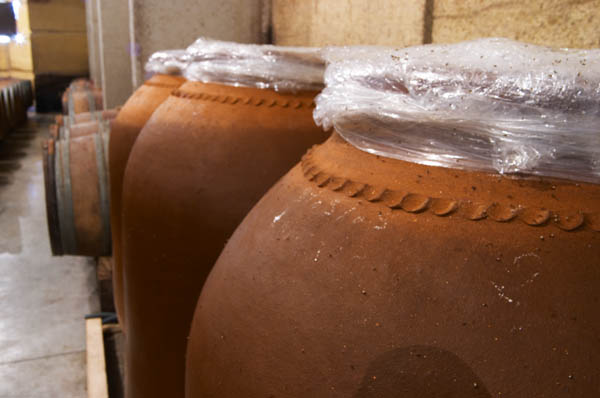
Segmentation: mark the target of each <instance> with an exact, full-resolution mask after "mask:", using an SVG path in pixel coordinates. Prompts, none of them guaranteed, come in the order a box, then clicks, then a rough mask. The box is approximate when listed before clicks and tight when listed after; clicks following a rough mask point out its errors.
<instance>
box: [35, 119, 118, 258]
mask: <svg viewBox="0 0 600 398" xmlns="http://www.w3.org/2000/svg"><path fill="white" fill-rule="evenodd" d="M109 131H110V129H109V123H108V122H103V123H100V124H99V125H98V129H97V130H96V132H95V133H92V134H88V135H82V136H78V137H71V136H70V135H67V134H65V136H64V137H63V138H61V139H57V140H54V139H50V140H48V141H47V142H46V143H45V144H44V151H43V157H44V180H45V188H46V209H47V213H48V214H47V221H48V232H49V236H50V242H51V247H52V253H53V254H54V255H63V254H70V255H84V256H106V255H110V253H111V239H110V238H111V235H110V214H109V196H108V194H109V189H108V168H107V164H108V140H109Z"/></svg>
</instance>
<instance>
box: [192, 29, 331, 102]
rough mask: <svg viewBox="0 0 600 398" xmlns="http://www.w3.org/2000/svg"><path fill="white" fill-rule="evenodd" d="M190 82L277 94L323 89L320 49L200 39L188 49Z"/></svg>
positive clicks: (322, 62) (322, 65)
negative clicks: (190, 59)
mask: <svg viewBox="0 0 600 398" xmlns="http://www.w3.org/2000/svg"><path fill="white" fill-rule="evenodd" d="M187 52H188V53H189V55H190V56H191V58H192V62H191V63H190V65H189V66H188V67H187V68H186V71H185V74H184V76H185V77H186V78H187V79H188V80H193V81H200V82H204V83H221V84H226V85H231V86H243V87H257V88H269V89H273V90H276V91H292V92H295V91H303V90H321V89H322V88H323V74H324V72H325V62H324V61H323V59H322V57H321V55H320V49H319V48H306V47H281V46H273V45H259V44H240V43H233V42H225V41H218V40H210V39H205V38H200V39H198V40H196V42H195V43H194V44H192V45H191V46H190V47H188V49H187Z"/></svg>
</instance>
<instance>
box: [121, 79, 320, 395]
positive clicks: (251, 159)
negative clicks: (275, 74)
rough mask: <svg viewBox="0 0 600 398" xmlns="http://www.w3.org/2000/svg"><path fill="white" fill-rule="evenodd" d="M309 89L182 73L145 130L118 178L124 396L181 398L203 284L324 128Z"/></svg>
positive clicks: (317, 140) (313, 94)
mask: <svg viewBox="0 0 600 398" xmlns="http://www.w3.org/2000/svg"><path fill="white" fill-rule="evenodd" d="M315 94H316V93H314V92H301V93H298V94H282V93H276V92H274V91H271V90H260V89H255V88H243V87H229V86H223V85H217V84H202V83H198V82H188V83H186V84H184V85H183V86H182V87H180V88H179V89H178V90H176V91H175V92H174V93H173V94H172V95H171V96H170V97H169V98H168V99H167V100H166V101H165V102H164V103H163V104H162V105H161V106H160V107H159V108H158V109H157V110H156V112H155V113H154V114H153V115H152V117H151V118H150V120H149V121H148V123H147V124H146V126H145V127H144V128H143V130H142V132H141V134H140V136H139V138H138V140H137V141H136V143H135V145H134V147H133V150H132V152H131V156H130V158H129V162H128V164H127V169H126V172H125V179H124V183H123V203H122V214H123V224H122V226H123V232H122V233H123V246H122V248H123V259H124V264H123V268H124V293H125V314H126V317H127V328H128V330H127V333H128V334H127V338H128V344H127V350H126V358H127V360H126V362H127V368H126V374H127V381H126V389H127V391H126V393H127V396H128V397H129V398H136V397H144V398H148V397H165V396H169V397H183V396H184V365H185V361H184V357H185V347H186V342H187V336H188V332H189V326H190V322H191V319H192V315H193V310H194V308H195V305H196V301H197V298H198V295H199V294H200V289H201V287H202V283H203V281H204V279H205V277H206V276H207V274H208V272H209V271H210V269H211V267H212V265H213V264H214V261H215V260H216V258H217V256H218V255H219V253H220V251H221V250H222V248H223V246H224V245H225V243H226V241H227V239H228V238H229V236H230V235H231V233H232V232H233V230H234V229H235V228H236V226H237V225H238V224H239V222H240V221H241V220H242V219H243V217H244V216H245V214H246V213H247V212H248V211H249V210H250V209H251V208H252V206H253V205H254V204H255V203H256V202H257V201H258V200H259V198H260V197H261V196H262V195H263V194H264V193H265V192H266V191H267V190H268V189H269V187H270V186H272V185H273V184H274V183H275V182H276V181H277V180H278V179H279V178H280V177H281V176H282V175H283V174H284V173H285V172H286V171H287V170H289V168H290V167H292V166H293V165H294V164H295V163H296V162H297V161H298V160H299V159H300V158H301V156H302V154H303V153H304V152H305V151H306V150H307V149H308V148H309V147H310V146H311V145H313V144H315V143H318V142H322V141H324V140H325V138H326V137H327V134H326V133H324V132H323V131H322V130H321V129H319V128H318V127H317V126H316V125H315V124H314V121H313V119H312V111H313V107H314V103H313V98H314V96H315Z"/></svg>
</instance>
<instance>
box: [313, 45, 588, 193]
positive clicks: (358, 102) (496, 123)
mask: <svg viewBox="0 0 600 398" xmlns="http://www.w3.org/2000/svg"><path fill="white" fill-rule="evenodd" d="M323 56H324V57H325V58H326V60H327V61H328V62H329V66H328V67H327V70H326V73H325V83H326V88H325V89H324V90H323V92H322V93H321V94H320V95H319V96H318V97H317V100H316V102H317V107H316V109H315V112H314V116H315V120H316V121H317V123H318V124H320V125H323V126H324V127H325V128H330V127H332V126H333V127H335V129H336V130H337V131H338V132H339V133H340V134H341V135H342V136H343V137H344V138H345V139H346V140H347V141H349V142H350V143H351V144H353V145H355V146H356V147H358V148H360V149H362V150H365V151H367V152H371V153H375V154H378V155H382V156H387V157H392V158H397V159H401V160H406V161H410V162H416V163H421V164H426V165H432V166H442V167H451V168H460V169H474V170H483V171H492V172H500V173H523V174H534V175H541V176H552V177H560V178H567V179H572V180H581V181H588V182H593V183H600V50H568V49H559V50H557V49H550V48H546V47H538V46H534V45H528V44H524V43H519V42H514V41H511V40H506V39H482V40H477V41H470V42H463V43H459V44H453V45H426V46H418V47H410V48H405V49H392V48H382V47H354V48H353V47H343V48H330V49H325V50H324V51H323Z"/></svg>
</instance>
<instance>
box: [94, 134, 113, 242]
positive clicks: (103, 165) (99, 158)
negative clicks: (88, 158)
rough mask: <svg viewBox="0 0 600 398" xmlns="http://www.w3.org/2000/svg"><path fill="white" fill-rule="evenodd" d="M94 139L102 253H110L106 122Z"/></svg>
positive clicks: (107, 135)
mask: <svg viewBox="0 0 600 398" xmlns="http://www.w3.org/2000/svg"><path fill="white" fill-rule="evenodd" d="M94 139H95V143H96V167H97V168H98V192H99V193H100V217H101V220H102V251H103V253H104V254H110V252H111V232H110V204H109V198H108V195H109V192H108V170H107V165H108V140H109V127H108V125H107V123H100V125H99V127H98V132H97V133H96V134H95V137H94Z"/></svg>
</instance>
